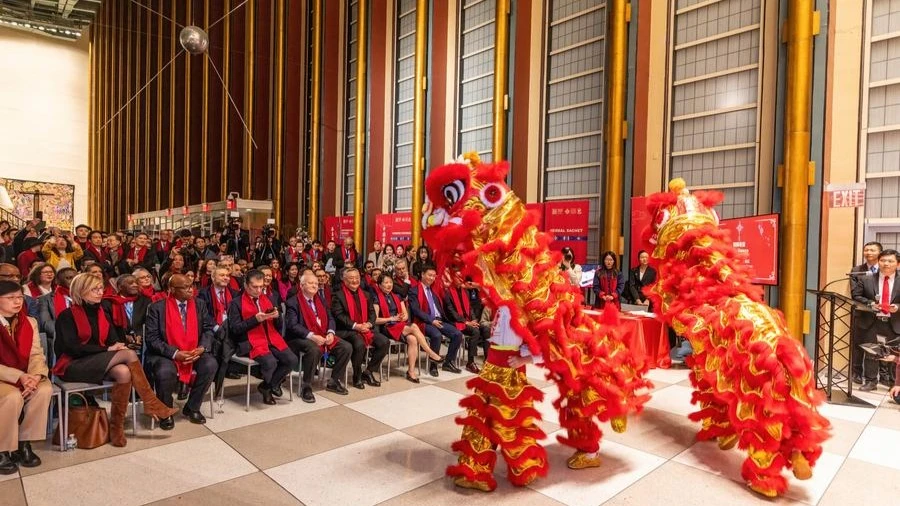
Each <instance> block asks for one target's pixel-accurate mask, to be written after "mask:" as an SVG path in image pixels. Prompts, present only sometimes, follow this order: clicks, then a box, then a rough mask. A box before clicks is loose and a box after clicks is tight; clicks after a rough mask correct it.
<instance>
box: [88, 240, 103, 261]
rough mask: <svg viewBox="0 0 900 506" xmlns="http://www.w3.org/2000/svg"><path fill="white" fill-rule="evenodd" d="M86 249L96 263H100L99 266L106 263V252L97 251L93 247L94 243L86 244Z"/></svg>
mask: <svg viewBox="0 0 900 506" xmlns="http://www.w3.org/2000/svg"><path fill="white" fill-rule="evenodd" d="M86 249H87V251H88V252H89V253H90V254H91V255H92V256H93V257H94V258H96V259H97V262H98V263H101V264H105V263H106V252H105V251H103V250H102V249H97V247H96V246H94V243H88V245H87V248H86Z"/></svg>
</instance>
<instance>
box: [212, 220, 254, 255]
mask: <svg viewBox="0 0 900 506" xmlns="http://www.w3.org/2000/svg"><path fill="white" fill-rule="evenodd" d="M219 242H220V243H221V244H224V245H225V254H226V255H230V256H232V257H234V258H235V259H238V258H249V255H248V252H249V250H250V232H248V231H247V230H244V229H242V228H241V219H240V218H234V219H233V220H231V221H230V222H229V223H228V227H227V228H226V229H225V230H224V231H223V232H222V237H221V238H219Z"/></svg>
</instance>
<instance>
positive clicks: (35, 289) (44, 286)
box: [25, 262, 65, 299]
mask: <svg viewBox="0 0 900 506" xmlns="http://www.w3.org/2000/svg"><path fill="white" fill-rule="evenodd" d="M64 268H65V267H64ZM55 279H56V269H54V268H53V266H52V265H50V264H47V263H44V262H36V263H35V264H34V265H32V266H31V272H29V273H28V282H27V283H25V293H27V294H28V295H31V296H32V297H33V298H35V299H38V298H40V297H41V296H43V295H47V294H48V293H50V292H52V291H53V281H54V280H55Z"/></svg>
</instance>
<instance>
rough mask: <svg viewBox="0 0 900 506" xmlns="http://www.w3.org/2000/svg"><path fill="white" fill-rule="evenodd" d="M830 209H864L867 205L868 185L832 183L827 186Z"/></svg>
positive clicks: (826, 195)
mask: <svg viewBox="0 0 900 506" xmlns="http://www.w3.org/2000/svg"><path fill="white" fill-rule="evenodd" d="M825 197H826V198H827V199H828V207H830V208H832V209H836V208H842V207H862V206H864V205H865V204H866V183H831V184H826V185H825Z"/></svg>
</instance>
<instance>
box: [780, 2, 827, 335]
mask: <svg viewBox="0 0 900 506" xmlns="http://www.w3.org/2000/svg"><path fill="white" fill-rule="evenodd" d="M814 6H815V4H814V2H813V0H794V1H791V2H788V19H787V22H786V23H785V25H786V26H785V27H786V32H787V46H788V47H787V54H788V61H787V86H786V90H785V99H786V100H785V128H784V129H785V132H784V139H785V143H784V160H785V164H784V172H783V177H782V178H781V179H782V181H783V183H784V189H783V191H782V193H781V195H782V197H781V199H782V211H781V227H782V229H781V230H782V241H783V246H782V248H781V252H782V255H781V272H782V281H781V284H780V286H779V288H778V301H779V304H780V305H781V310H782V311H783V312H784V319H785V321H786V323H787V326H788V330H790V332H791V335H793V336H794V337H795V338H797V339H799V340H802V339H803V334H804V333H806V332H808V330H809V329H808V328H806V327H807V325H805V324H804V309H805V307H806V292H805V291H806V260H807V258H806V248H807V241H806V234H807V227H808V223H807V212H808V211H809V210H808V209H807V208H808V207H809V186H810V184H811V183H812V180H813V171H812V169H813V167H812V164H811V163H810V160H809V130H810V119H809V116H810V95H811V92H812V49H813V42H812V41H813V36H814V35H816V34H817V33H818V13H817V12H815V10H814Z"/></svg>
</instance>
